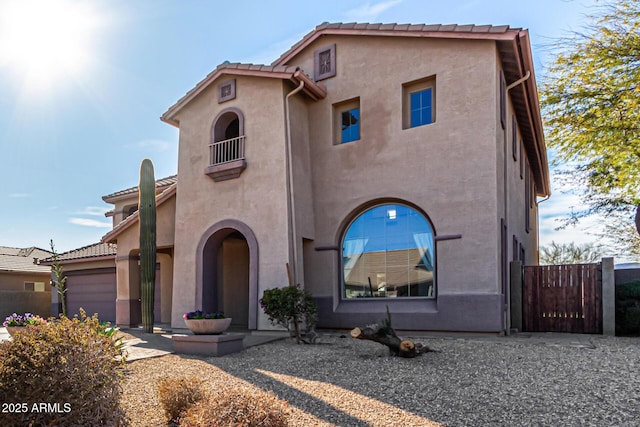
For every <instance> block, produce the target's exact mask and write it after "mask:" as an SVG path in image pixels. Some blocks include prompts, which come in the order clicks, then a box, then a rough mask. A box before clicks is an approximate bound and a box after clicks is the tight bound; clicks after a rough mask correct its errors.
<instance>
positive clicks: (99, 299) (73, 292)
mask: <svg viewBox="0 0 640 427" xmlns="http://www.w3.org/2000/svg"><path fill="white" fill-rule="evenodd" d="M102 271H104V270H102ZM70 273H71V272H70ZM80 307H82V308H83V309H84V310H85V311H86V312H87V315H89V316H92V315H93V314H94V313H98V318H99V319H100V320H103V321H107V322H115V321H116V272H115V269H113V272H110V273H105V272H101V273H94V274H88V273H84V272H83V273H82V274H73V275H71V274H69V275H67V315H68V316H69V317H73V315H75V314H79V313H80Z"/></svg>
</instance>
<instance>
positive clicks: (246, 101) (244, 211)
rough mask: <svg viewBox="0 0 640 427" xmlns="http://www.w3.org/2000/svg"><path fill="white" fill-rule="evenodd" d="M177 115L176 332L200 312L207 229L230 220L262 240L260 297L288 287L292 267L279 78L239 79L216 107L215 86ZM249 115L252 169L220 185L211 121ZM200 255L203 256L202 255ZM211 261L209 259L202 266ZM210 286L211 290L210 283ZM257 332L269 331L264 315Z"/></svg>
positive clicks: (248, 146) (247, 128)
mask: <svg viewBox="0 0 640 427" xmlns="http://www.w3.org/2000/svg"><path fill="white" fill-rule="evenodd" d="M223 81H225V78H224V77H223V78H220V79H219V80H218V81H216V82H214V84H212V85H211V86H210V87H209V88H207V89H206V90H205V91H204V92H203V93H201V94H200V95H199V96H198V97H196V98H195V99H194V100H193V101H192V102H191V103H190V104H188V105H187V106H186V107H184V108H183V110H182V111H181V113H180V117H179V120H180V150H179V155H178V176H179V180H178V188H177V205H176V229H175V236H176V240H175V258H174V282H175V283H176V286H175V287H174V293H173V309H172V313H173V314H172V322H171V323H172V326H174V327H181V326H183V325H184V322H183V320H182V315H183V313H185V312H187V311H192V310H195V309H198V308H200V307H197V306H196V304H197V303H196V300H197V296H196V287H195V283H196V280H197V277H196V276H197V271H196V270H197V267H196V265H197V262H196V260H197V257H198V256H199V254H198V253H197V252H198V250H197V248H198V245H199V244H200V243H201V240H202V239H205V240H206V238H207V237H209V236H206V232H207V230H209V229H210V228H211V227H213V226H215V224H217V223H219V222H220V221H222V220H225V219H229V218H232V219H234V220H237V221H240V222H242V223H244V224H245V225H246V226H248V227H249V228H250V229H251V230H252V231H253V233H254V234H255V236H256V238H257V241H258V242H259V249H260V250H259V267H258V274H259V279H258V283H259V285H260V291H259V295H262V291H263V290H264V289H268V288H273V287H279V286H283V285H286V284H287V274H286V269H285V265H286V263H287V262H290V260H291V258H290V254H289V244H288V241H289V238H288V236H289V230H288V221H287V196H286V185H285V182H286V172H285V171H286V167H285V135H286V132H285V121H284V99H283V83H282V81H281V80H280V79H259V78H255V77H242V76H236V94H237V96H236V99H234V100H231V101H227V102H224V103H222V104H218V102H217V93H216V89H217V83H219V82H223ZM231 107H234V108H238V109H240V110H241V111H242V113H243V115H244V130H245V135H246V141H245V144H246V149H245V150H246V151H245V156H246V161H247V168H246V169H245V170H244V171H243V173H242V175H241V176H240V177H239V178H236V179H232V180H228V181H220V182H215V181H213V180H212V179H211V178H209V177H208V176H207V175H205V174H204V169H205V167H206V166H208V162H209V151H208V150H209V148H208V146H209V143H210V142H211V126H212V124H213V120H214V118H215V117H216V116H217V115H218V114H219V113H220V112H221V111H223V110H224V109H227V108H231ZM200 256H201V254H200ZM203 262H209V260H203ZM205 286H206V284H205ZM257 315H258V327H259V328H260V329H263V328H267V327H268V320H267V319H266V318H265V317H264V315H263V314H262V311H261V310H260V311H259V313H257Z"/></svg>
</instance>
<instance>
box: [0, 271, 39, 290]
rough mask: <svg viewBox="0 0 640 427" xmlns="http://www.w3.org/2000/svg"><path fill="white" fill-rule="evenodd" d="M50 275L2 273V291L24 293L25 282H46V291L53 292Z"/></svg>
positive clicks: (0, 280)
mask: <svg viewBox="0 0 640 427" xmlns="http://www.w3.org/2000/svg"><path fill="white" fill-rule="evenodd" d="M50 280H51V274H50V273H48V272H47V273H8V272H1V273H0V290H2V291H24V282H44V290H45V291H46V292H48V291H51V284H50Z"/></svg>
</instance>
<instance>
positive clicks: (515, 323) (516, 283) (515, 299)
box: [508, 261, 522, 332]
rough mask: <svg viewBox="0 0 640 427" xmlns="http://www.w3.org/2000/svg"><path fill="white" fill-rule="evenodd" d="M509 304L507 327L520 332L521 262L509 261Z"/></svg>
mask: <svg viewBox="0 0 640 427" xmlns="http://www.w3.org/2000/svg"><path fill="white" fill-rule="evenodd" d="M509 269H510V274H509V286H510V289H509V291H510V292H509V305H510V306H511V319H510V321H511V324H510V325H509V327H508V330H509V329H517V330H518V332H522V263H521V262H520V261H511V263H510V264H509Z"/></svg>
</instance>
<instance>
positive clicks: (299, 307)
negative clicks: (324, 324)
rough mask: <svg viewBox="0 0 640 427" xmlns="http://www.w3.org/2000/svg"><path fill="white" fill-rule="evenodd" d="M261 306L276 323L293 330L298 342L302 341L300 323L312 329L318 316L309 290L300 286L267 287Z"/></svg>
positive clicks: (272, 321) (273, 322)
mask: <svg viewBox="0 0 640 427" xmlns="http://www.w3.org/2000/svg"><path fill="white" fill-rule="evenodd" d="M260 306H261V307H262V309H263V310H264V312H265V314H266V315H267V316H269V320H270V321H271V323H272V324H274V325H281V326H284V327H285V328H287V330H289V331H291V328H292V327H293V331H291V332H293V336H294V337H295V338H296V340H297V341H298V343H299V342H300V341H301V337H300V330H299V325H300V323H304V324H305V326H306V328H307V329H308V330H312V329H313V328H314V326H315V324H316V321H317V317H318V308H317V306H316V303H315V301H314V300H313V297H312V296H311V293H309V291H307V290H304V289H301V288H300V286H299V285H298V286H285V287H283V288H275V289H267V290H266V291H264V294H263V296H262V298H261V299H260Z"/></svg>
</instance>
